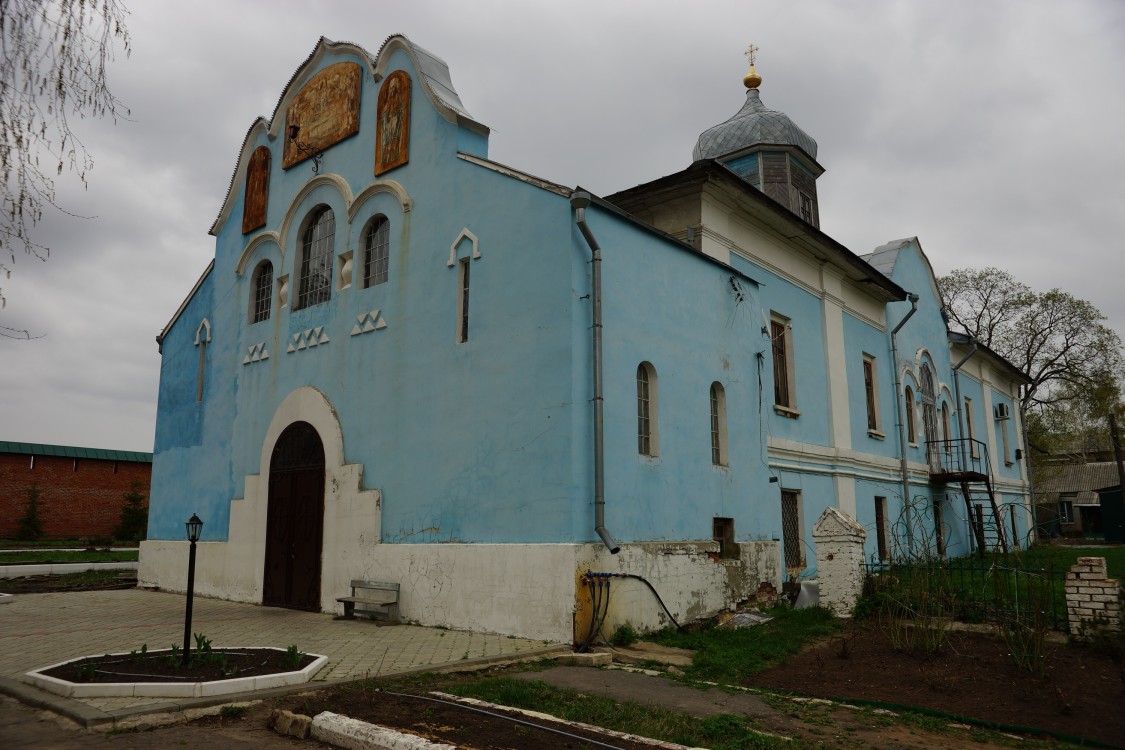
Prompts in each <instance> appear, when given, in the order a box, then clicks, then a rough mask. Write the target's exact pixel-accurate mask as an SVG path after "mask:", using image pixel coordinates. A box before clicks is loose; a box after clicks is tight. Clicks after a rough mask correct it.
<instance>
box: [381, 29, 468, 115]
mask: <svg viewBox="0 0 1125 750" xmlns="http://www.w3.org/2000/svg"><path fill="white" fill-rule="evenodd" d="M397 36H402V38H403V40H404V41H406V43H407V44H409V45H410V48H411V49H412V50H413V51H414V59H415V60H417V61H418V69H419V71H420V72H421V73H422V76H423V77H424V78H425V79H426V83H427V84H429V87H430V90H431V91H433V93H434V96H436V97H437V98H438V99H440V100H441V101H442V102H443V103H444V104H445V105H446V106H447V107H449V108H450V109H452V110H454V111H455V112H457V113H458V114H460V115H462V116H464V117H468V118H470V119H471V118H472V115H470V114H469V113H468V111H467V110H466V109H465V105H464V104H462V103H461V97H460V96H458V94H457V89H455V88H453V78H452V76H450V75H449V66H448V65H446V63H445V60H442V59H441V58H440V57H438V56H437V55H435V54H434V53H433V52H430V51H429V50H425V49H422V48H421V47H419V46H418V45H417V44H415V43H414V42H412V41H410V40H409V39H407V38H406V36H405V35H402V34H399V35H397ZM384 44H385V42H384ZM379 51H380V52H382V49H380V50H379Z"/></svg>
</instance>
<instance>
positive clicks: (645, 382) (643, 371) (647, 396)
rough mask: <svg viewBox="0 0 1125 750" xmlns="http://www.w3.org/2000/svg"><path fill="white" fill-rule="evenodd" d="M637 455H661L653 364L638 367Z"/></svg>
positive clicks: (647, 363)
mask: <svg viewBox="0 0 1125 750" xmlns="http://www.w3.org/2000/svg"><path fill="white" fill-rule="evenodd" d="M636 376H637V377H636V380H637V453H638V454H639V455H641V456H648V457H649V458H656V457H657V456H659V455H660V419H659V415H660V411H659V407H660V402H659V398H658V396H659V388H658V379H657V375H656V368H655V367H653V366H652V363H651V362H641V363H640V364H639V365H637V373H636Z"/></svg>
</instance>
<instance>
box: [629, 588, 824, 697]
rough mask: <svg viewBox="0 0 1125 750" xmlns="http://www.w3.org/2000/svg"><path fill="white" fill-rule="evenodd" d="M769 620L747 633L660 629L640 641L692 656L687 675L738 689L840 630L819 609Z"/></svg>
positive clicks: (778, 612)
mask: <svg viewBox="0 0 1125 750" xmlns="http://www.w3.org/2000/svg"><path fill="white" fill-rule="evenodd" d="M769 614H770V615H772V616H773V618H774V619H773V620H771V621H770V622H767V623H765V624H764V625H758V626H756V627H752V628H739V629H730V630H728V629H726V628H715V627H708V628H704V629H702V630H698V631H695V632H689V631H678V630H671V629H668V630H662V631H660V632H659V633H653V634H651V635H647V636H645V637H644V639H645V640H646V641H654V642H656V643H662V644H664V645H665V646H676V647H678V648H689V649H692V650H693V651H695V652H696V653H695V662H694V664H692V666H691V667H689V668H688V669H687V670H685V671H686V672H687V676H688V677H691V678H694V679H698V680H707V681H710V682H720V683H725V684H728V685H741V684H742V681H743V680H744V679H745V678H747V677H749V676H750V675H752V674H755V673H756V672H761V671H763V670H765V669H769V668H770V667H772V666H774V665H776V664H780V663H782V662H783V661H785V660H786V659H787V658H789V657H790V656H793V655H794V654H796V653H797V652H799V651H800V650H801V649H802V648H803V647H804V645H805V644H806V643H808V642H809V641H812V640H815V639H817V638H822V637H824V636H827V635H831V634H833V633H835V632H837V631H839V630H840V629H841V628H842V627H843V626H842V625H841V624H840V623H839V621H837V620H835V619H834V618H833V617H832V614H831V613H830V612H829V611H828V610H826V609H821V608H815V609H789V608H787V607H779V608H777V609H774V610H771V611H770V612H769Z"/></svg>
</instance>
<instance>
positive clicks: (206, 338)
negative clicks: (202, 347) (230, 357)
mask: <svg viewBox="0 0 1125 750" xmlns="http://www.w3.org/2000/svg"><path fill="white" fill-rule="evenodd" d="M204 329H206V330H207V335H206V336H204V337H203V343H204V344H210V343H211V321H209V320H207V318H204V319H203V321H202V322H201V323H200V324H199V328H196V329H195V345H196V346H199V342H200V338H199V334H201V333H203V331H204Z"/></svg>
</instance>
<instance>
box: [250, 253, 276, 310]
mask: <svg viewBox="0 0 1125 750" xmlns="http://www.w3.org/2000/svg"><path fill="white" fill-rule="evenodd" d="M250 290H251V291H250V322H251V323H260V322H262V321H263V320H269V318H270V305H271V303H272V300H273V264H272V263H270V262H269V261H268V260H263V261H262V262H261V263H259V264H258V267H257V268H256V269H255V270H254V280H253V281H252V282H251V284H250Z"/></svg>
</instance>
